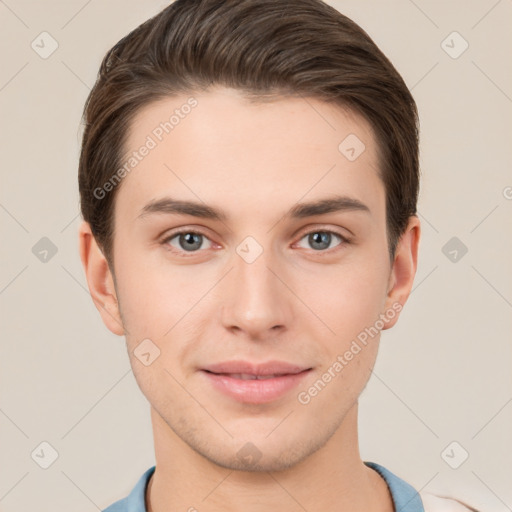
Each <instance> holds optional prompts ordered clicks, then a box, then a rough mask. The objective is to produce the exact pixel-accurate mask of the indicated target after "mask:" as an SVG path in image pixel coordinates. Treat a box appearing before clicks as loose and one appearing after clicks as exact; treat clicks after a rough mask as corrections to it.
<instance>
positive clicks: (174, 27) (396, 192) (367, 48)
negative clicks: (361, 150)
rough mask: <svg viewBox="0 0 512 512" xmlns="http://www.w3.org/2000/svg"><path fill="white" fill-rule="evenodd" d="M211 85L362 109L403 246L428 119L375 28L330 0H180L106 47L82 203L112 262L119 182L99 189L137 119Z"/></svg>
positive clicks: (93, 100) (392, 241)
mask: <svg viewBox="0 0 512 512" xmlns="http://www.w3.org/2000/svg"><path fill="white" fill-rule="evenodd" d="M212 84H215V85H223V86H227V87H231V88H235V89H238V90H240V91H242V92H244V93H245V94H246V95H247V96H249V97H252V98H253V99H254V98H261V99H265V98H266V99H272V98H275V99H279V97H283V96H303V97H312V98H316V99H320V100H323V101H326V102H333V103H335V104H339V105H341V106H344V107H348V108H350V109H352V110H353V111H355V112H356V113H358V114H360V115H362V116H363V117H364V118H365V119H366V120H367V121H368V122H369V123H370V125H371V126H372V129H373V131H374V134H375V137H376V141H377V145H378V150H379V171H380V176H381V179H382V181H383V184H384V187H385V191H386V223H387V237H388V246H389V252H390V255H391V257H393V255H394V252H395V249H396V244H397V242H398V240H399V238H400V236H401V235H402V234H403V232H404V230H405V228H406V226H407V222H408V219H409V217H410V216H412V215H415V214H416V203H417V198H418V190H419V157H418V138H419V121H418V113H417V108H416V104H415V102H414V99H413V97H412V95H411V93H410V92H409V90H408V89H407V86H406V85H405V83H404V81H403V79H402V78H401V76H400V75H399V73H398V72H397V71H396V69H395V68H394V67H393V65H392V64H391V62H390V61H389V60H388V59H387V58H386V56H385V55H384V54H383V53H382V52H381V51H380V50H379V48H378V47H377V46H376V45H375V43H374V42H373V41H372V40H371V38H370V37H369V36H368V34H367V33H366V32H365V31H364V30H363V29H361V28H360V27H359V26H358V25H357V24H356V23H354V22H353V21H352V20H350V19H349V18H347V17H346V16H344V15H343V14H341V13H339V12H338V11H337V10H336V9H334V8H333V7H331V6H329V5H327V4H325V3H323V2H322V1H320V0H177V1H175V2H173V3H172V4H171V5H169V6H168V7H166V8H165V9H164V10H163V11H161V12H160V13H159V14H157V15H156V16H154V17H153V18H151V19H149V20H147V21H146V22H144V23H143V24H141V25H140V26H139V27H137V28H136V29H135V30H133V31H132V32H131V33H130V34H128V35H127V36H126V37H124V38H123V39H121V40H120V41H119V42H118V43H117V44H116V45H115V46H114V47H113V48H111V49H110V50H109V51H108V52H107V54H106V56H105V57H104V59H103V62H102V64H101V67H100V70H99V73H98V77H97V80H96V83H95V85H94V87H93V89H92V91H91V92H90V94H89V97H88V98H87V102H86V105H85V109H84V116H83V117H84V124H85V129H84V133H83V140H82V148H81V154H80V163H79V176H78V178H79V189H80V203H81V210H82V215H83V218H84V220H86V221H87V222H89V224H90V226H91V230H92V233H93V235H94V237H95V239H96V241H97V242H98V244H99V246H100V247H101V249H102V250H103V253H104V254H105V257H106V258H107V260H108V261H109V263H110V264H112V263H113V261H112V258H111V256H112V247H113V227H114V226H113V224H114V215H113V212H114V198H115V194H116V191H117V189H118V188H119V187H114V188H113V190H111V191H110V192H109V193H108V194H105V195H104V197H101V198H98V197H97V194H96V193H95V190H97V189H98V187H102V186H103V184H104V183H106V182H107V181H108V180H109V179H111V177H112V176H113V175H114V173H115V171H116V170H117V169H119V167H120V166H121V165H122V163H121V158H122V155H123V153H124V145H125V143H126V138H127V132H128V129H129V126H130V121H131V120H133V117H134V116H135V114H137V113H138V112H139V111H140V109H141V108H143V107H144V106H146V105H148V104H149V103H151V102H153V101H155V100H158V99H162V98H164V97H168V96H173V95H176V94H179V93H187V92H188V93H190V92H193V91H199V90H206V89H207V88H208V87H209V86H210V85H212ZM340 142H341V141H340Z"/></svg>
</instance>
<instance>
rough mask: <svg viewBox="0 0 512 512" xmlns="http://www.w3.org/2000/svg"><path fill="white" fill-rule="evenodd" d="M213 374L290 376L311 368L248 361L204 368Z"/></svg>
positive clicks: (289, 364)
mask: <svg viewBox="0 0 512 512" xmlns="http://www.w3.org/2000/svg"><path fill="white" fill-rule="evenodd" d="M202 369H203V370H206V371H208V372H212V373H236V374H239V373H243V374H248V375H256V376H265V375H289V374H296V373H301V372H303V371H305V370H310V369H311V368H309V367H307V366H301V365H297V364H291V363H287V362H285V361H267V362H266V363H250V362H248V361H224V362H222V363H216V364H211V365H208V366H206V367H205V368H202Z"/></svg>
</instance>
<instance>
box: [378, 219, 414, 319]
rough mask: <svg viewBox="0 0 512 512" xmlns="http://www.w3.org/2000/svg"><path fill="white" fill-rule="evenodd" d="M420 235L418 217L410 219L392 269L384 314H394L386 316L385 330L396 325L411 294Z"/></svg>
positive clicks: (397, 248) (400, 241) (399, 242)
mask: <svg viewBox="0 0 512 512" xmlns="http://www.w3.org/2000/svg"><path fill="white" fill-rule="evenodd" d="M420 233H421V227H420V221H419V219H418V217H416V216H413V217H410V218H409V222H408V224H407V228H406V230H405V231H404V233H403V235H402V236H401V237H400V240H399V241H398V244H397V247H396V251H395V257H394V260H393V266H392V268H391V274H390V277H389V287H388V294H387V297H386V302H385V311H384V314H386V312H391V311H393V314H392V315H386V317H387V318H388V320H387V322H386V324H385V327H384V329H390V328H391V327H393V325H395V323H396V322H397V320H398V317H399V314H396V312H398V313H399V312H400V311H401V310H402V307H403V306H404V304H405V303H406V301H407V299H408V298H409V295H410V293H411V290H412V285H413V282H414V276H415V275H416V268H417V263H418V247H419V241H420Z"/></svg>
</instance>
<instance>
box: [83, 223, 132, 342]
mask: <svg viewBox="0 0 512 512" xmlns="http://www.w3.org/2000/svg"><path fill="white" fill-rule="evenodd" d="M78 236H79V251H80V259H81V260H82V265H83V267H84V271H85V276H86V279H87V284H88V286H89V292H90V294H91V297H92V300H93V302H94V305H95V306H96V308H97V309H98V311H99V312H100V315H101V318H102V320H103V323H104V324H105V325H106V326H107V328H108V329H109V330H110V331H111V332H113V333H114V334H117V335H119V336H122V335H123V334H125V330H124V327H123V324H122V321H121V315H120V312H119V303H118V300H117V295H116V290H115V286H114V279H113V276H112V272H111V271H110V268H109V266H108V262H107V260H106V258H105V256H104V255H103V253H102V252H101V249H100V248H99V247H98V244H97V243H96V240H95V238H94V235H93V234H92V231H91V227H90V225H89V223H87V222H85V221H84V222H82V224H81V225H80V228H79V231H78Z"/></svg>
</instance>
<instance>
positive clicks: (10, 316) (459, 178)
mask: <svg viewBox="0 0 512 512" xmlns="http://www.w3.org/2000/svg"><path fill="white" fill-rule="evenodd" d="M330 3H332V4H333V5H334V6H336V7H337V8H338V9H339V10H340V11H341V12H343V13H344V14H347V15H348V16H349V17H352V18H353V19H354V20H355V21H356V22H358V23H359V24H360V25H361V26H362V27H363V28H364V29H365V30H366V31H367V32H368V33H369V34H370V35H371V36H372V38H373V39H374V40H375V42H376V43H377V44H378V45H379V46H380V47H381V48H382V50H383V51H384V52H385V53H386V54H387V55H388V56H389V57H390V59H391V60H392V62H393V63H394V64H395V66H396V67H397V68H398V70H399V71H400V73H401V74H402V76H403V77H404V79H405V81H406V83H407V84H408V86H409V87H410V88H412V92H413V94H414V96H415V98H416V100H417V103H418V106H419V109H420V116H421V122H422V142H421V149H422V155H421V164H422V171H423V181H422V192H421V200H420V206H419V212H420V216H421V219H422V221H423V239H422V246H421V253H420V264H419V270H418V274H417V279H416V285H415V289H414V291H413V293H412V295H411V298H410V301H409V303H408V305H407V307H406V309H405V310H404V313H403V314H402V318H401V320H400V322H399V324H398V325H397V327H395V328H394V329H393V330H392V331H391V332H386V333H384V335H383V339H382V345H381V349H380V354H379V359H378V363H377V366H376V368H375V375H374V376H373V378H372V379H371V381H370V383H369V385H368V387H367V389H366V391H365V392H364V394H363V396H362V399H361V420H360V431H361V451H362V456H363V458H364V459H365V460H372V461H376V462H379V463H381V464H383V465H385V466H387V467H388V468H389V469H391V470H392V471H394V472H395V473H397V474H398V475H399V476H401V477H402V478H405V479H406V480H407V481H409V482H410V483H411V484H412V485H414V486H415V487H416V488H417V489H422V490H424V491H425V490H428V491H431V492H440V493H442V494H446V493H449V494H453V495H455V496H458V497H461V498H464V499H466V500H468V501H470V502H471V503H473V504H474V505H476V506H478V507H481V509H482V510H488V511H498V510H499V511H502V510H503V511H505V510H512V485H511V483H512V482H511V470H510V459H511V456H512V440H511V436H510V432H511V431H512V430H511V427H512V403H511V402H512V386H511V380H512V379H511V375H512V372H511V362H512V358H511V355H512V346H511V343H510V333H511V327H512V326H511V311H512V272H511V267H510V259H511V255H512V242H511V235H512V230H511V227H512V215H511V214H512V200H511V198H512V188H511V187H512V174H511V171H510V169H511V163H512V150H511V147H512V144H511V125H512V120H511V119H512V118H511V112H512V59H510V54H511V47H512V44H511V42H512V23H511V20H512V2H511V1H510V0H501V1H496V0H480V1H466V0H459V1H450V2H446V1H426V0H415V1H414V2H413V1H412V0H396V1H387V2H377V1H372V2H369V1H361V0H359V1H356V0H351V1H338V2H334V1H332V2H330ZM165 5H166V2H165V1H163V0H149V1H144V2H143V1H137V0H103V1H102V0H89V1H85V0H72V1H70V0H67V1H57V0H46V1H35V0H0V20H1V21H0V39H1V47H2V50H3V51H2V66H1V69H0V109H1V119H2V128H1V130H2V131H1V134H0V141H1V144H2V153H1V154H2V159H1V172H2V188H1V193H0V222H1V226H2V243H1V251H2V253H1V254H2V265H1V267H0V306H1V309H2V333H1V339H2V341H1V353H0V383H1V396H0V429H1V437H0V461H1V463H0V510H2V511H4V512H18V511H20V512H21V511H28V510H38V511H59V510H62V511H64V510H66V511H67V510H75V511H79V510H81V511H84V512H87V511H91V512H92V511H94V510H99V509H102V508H104V507H106V506H107V505H108V504H110V503H112V502H113V501H114V500H116V499H118V498H121V497H123V496H125V495H126V494H127V493H128V491H129V490H131V488H132V487H133V485H134V484H135V482H136V481H137V479H138V478H139V477H140V475H141V474H142V472H143V471H145V470H146V469H147V468H148V467H150V466H151V465H153V464H154V455H153V445H152V433H151V425H150V421H149V406H148V404H147V402H146V400H145V398H144V397H143V395H142V394H141V392H140V391H139V389H138V387H137V385H136V383H135V380H134V378H133V374H132V372H131V370H130V366H129V362H128V356H127V354H126V349H125V346H124V340H123V339H122V338H118V337H116V336H114V335H112V334H110V332H109V331H107V329H106V328H105V327H104V326H103V324H102V322H101V320H100V317H99V315H98V314H97V311H96V309H95V308H94V306H93V303H92V301H91V299H90V296H89V294H88V291H87V286H86V282H85V279H84V275H83V271H82V268H81V265H80V261H79V257H78V252H77V228H78V225H79V215H78V194H77V161H78V151H79V140H80V138H79V136H80V131H79V121H80V116H81V112H82V108H83V104H84V101H85V99H86V96H87V94H88V92H89V89H90V87H91V86H92V84H93V83H94V80H95V76H96V73H97V70H98V66H99V64H100V61H101V59H102V57H103V55H104V54H105V52H106V51H107V50H108V49H109V48H110V47H111V46H112V45H113V44H114V43H115V42H117V41H118V40H119V39H120V38H121V37H122V36H124V35H125V34H126V33H128V31H129V30H131V29H132V28H134V27H135V26H136V25H138V24H139V23H141V22H142V21H144V20H145V19H147V18H148V17H149V16H150V15H153V14H156V13H157V12H158V11H160V10H161V9H162V8H163V7H164V6H165ZM43 31H47V32H48V33H49V34H51V36H52V37H53V38H54V39H55V40H56V41H57V43H58V45H59V46H58V48H57V50H56V51H55V52H54V53H53V54H52V55H51V56H50V57H48V58H47V59H43V58H41V57H40V56H39V54H37V53H36V52H35V51H34V50H33V49H32V48H31V43H32V41H34V40H36V43H37V41H40V38H39V39H38V36H39V34H40V33H41V32H43ZM453 31H457V32H458V33H459V34H460V35H461V36H462V38H464V40H465V41H467V42H468V43H469V48H468V49H467V50H466V51H465V52H464V53H462V54H461V55H460V56H458V58H452V57H451V56H449V55H448V54H447V53H446V52H445V49H448V50H449V51H451V52H452V54H453V53H454V52H455V53H458V51H460V50H461V49H462V45H463V40H462V39H460V38H458V36H453V35H452V36H450V38H448V39H447V42H446V43H444V48H445V49H443V46H442V41H443V40H445V39H446V38H447V36H449V34H451V33H452V32H453ZM45 37H46V36H45ZM454 37H455V39H454ZM46 41H47V45H46V46H45V47H46V48H49V40H48V39H47V40H46ZM447 44H448V46H451V47H452V48H451V49H450V48H446V45H447ZM507 187H508V188H507ZM42 237H47V238H49V239H50V240H51V241H52V243H53V244H54V245H55V246H56V248H57V253H56V254H55V255H54V256H52V257H50V256H51V253H50V254H49V255H48V261H46V262H42V261H40V260H39V259H38V257H36V255H35V254H33V252H32V248H33V246H34V245H35V244H36V243H37V242H38V241H39V240H40V239H41V238H42ZM452 237H457V238H458V239H459V240H460V241H461V242H462V243H463V244H464V245H465V246H466V247H467V249H468V252H467V254H465V255H464V256H463V257H460V259H459V260H458V261H456V262H453V261H451V260H450V259H449V258H448V257H447V256H446V255H445V254H444V253H443V251H442V248H443V247H444V245H445V244H446V243H447V242H448V241H449V240H450V239H451V238H452ZM450 250H453V249H452V248H450V247H449V248H448V250H445V252H446V253H448V256H450V254H449V251H450ZM36 252H37V251H36ZM460 254H461V253H460V252H459V253H458V255H460ZM450 257H453V253H452V255H451V256H450ZM507 432H508V434H507ZM44 441H46V442H47V443H50V445H51V446H53V447H54V449H55V450H56V451H57V453H58V458H57V460H56V461H55V462H54V463H53V464H52V465H51V466H50V467H49V468H48V469H42V468H41V467H40V466H39V465H38V463H36V461H35V460H37V461H38V462H39V463H41V461H42V459H43V458H44V457H42V456H41V455H40V456H39V458H38V456H37V455H34V458H32V457H31V454H32V453H33V452H34V450H35V453H36V454H37V453H39V454H41V447H40V443H42V442H44ZM453 441H456V442H457V443H458V444H457V445H452V446H451V447H450V448H448V450H447V455H448V456H447V455H446V452H445V456H444V458H443V457H442V456H441V454H442V453H443V452H444V450H445V448H446V447H447V446H448V445H449V444H450V443H452V442H453ZM452 448H453V451H452ZM45 450H46V451H45ZM463 450H465V451H467V452H468V453H469V457H468V459H467V460H466V461H465V462H464V463H463V464H462V465H460V467H459V468H458V469H452V468H451V467H450V466H449V465H448V464H447V462H446V460H448V461H449V462H450V463H452V465H453V464H454V463H455V462H457V461H460V460H461V459H460V458H461V456H462V455H463V453H464V452H463ZM43 452H44V453H45V457H47V458H48V457H49V453H50V452H49V450H48V448H45V447H44V445H43ZM34 459H35V460H34ZM47 460H48V459H47ZM454 461H455V462H454Z"/></svg>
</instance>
